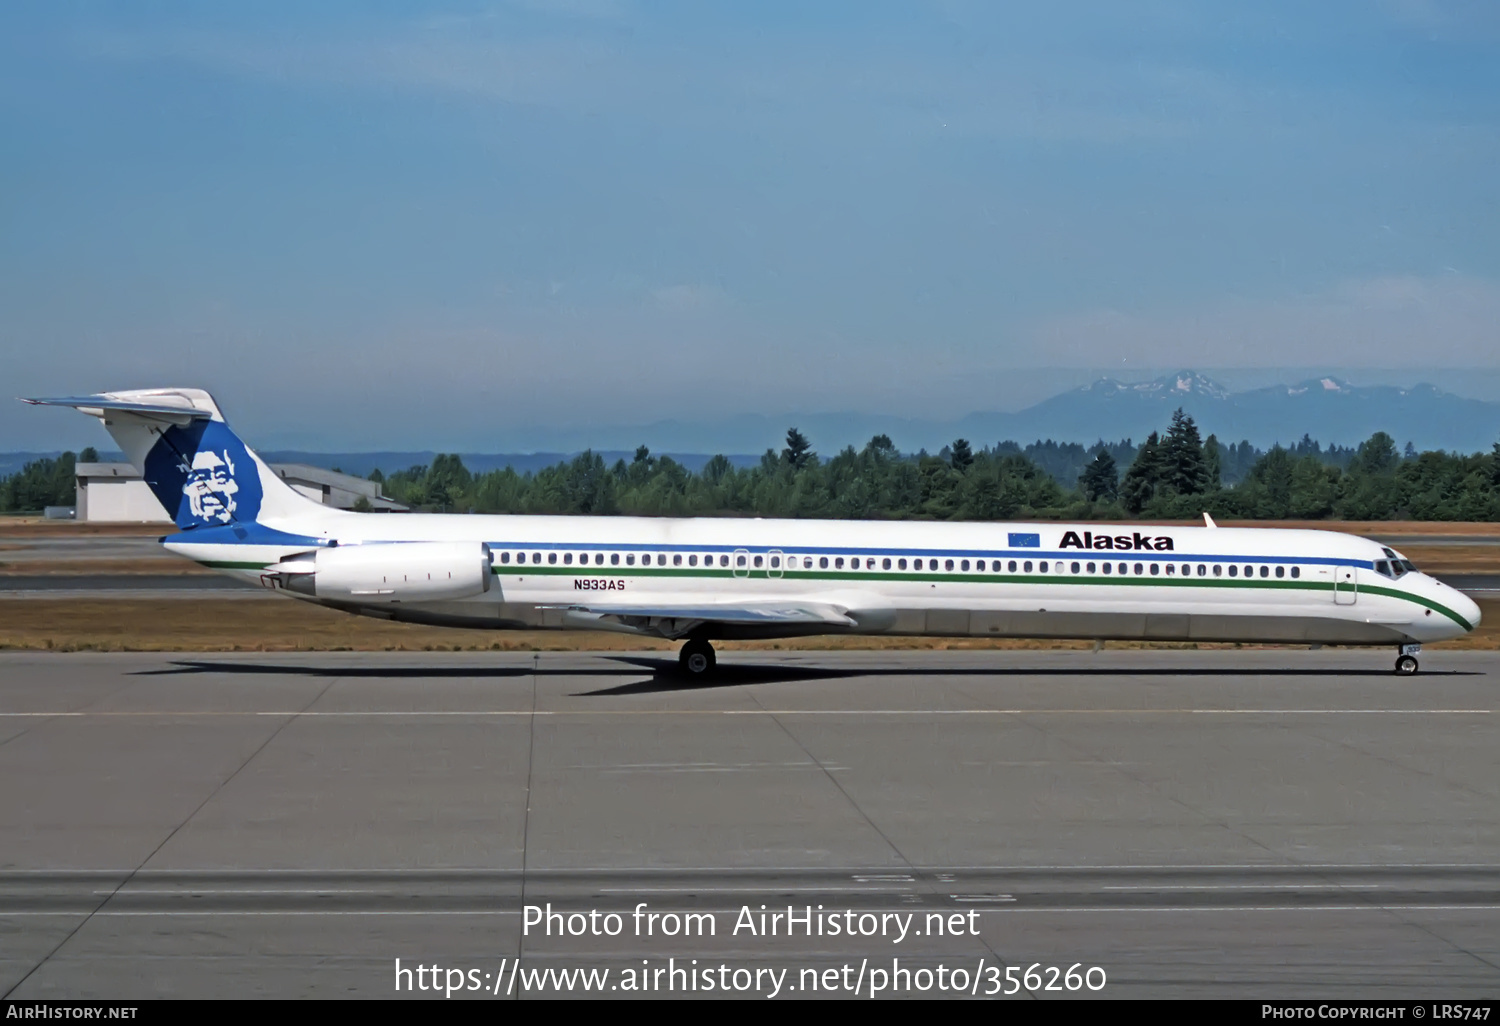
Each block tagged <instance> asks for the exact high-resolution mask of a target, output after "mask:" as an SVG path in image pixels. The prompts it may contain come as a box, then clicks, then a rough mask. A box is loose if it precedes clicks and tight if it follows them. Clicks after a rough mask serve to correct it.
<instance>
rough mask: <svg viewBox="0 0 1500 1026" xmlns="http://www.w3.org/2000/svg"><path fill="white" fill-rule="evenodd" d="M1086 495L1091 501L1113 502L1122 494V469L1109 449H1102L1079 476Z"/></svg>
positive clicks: (1079, 481)
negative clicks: (1116, 463)
mask: <svg viewBox="0 0 1500 1026" xmlns="http://www.w3.org/2000/svg"><path fill="white" fill-rule="evenodd" d="M1078 484H1079V486H1080V487H1082V488H1083V494H1084V497H1085V498H1087V499H1088V500H1089V501H1090V502H1113V501H1114V500H1115V498H1116V497H1117V496H1118V495H1119V494H1120V470H1119V467H1117V466H1116V465H1115V458H1114V457H1113V456H1111V455H1110V454H1109V450H1108V449H1100V450H1099V455H1097V456H1095V457H1094V461H1093V462H1092V463H1090V464H1089V465H1088V467H1086V468H1085V469H1084V471H1083V474H1082V475H1080V476H1079V478H1078Z"/></svg>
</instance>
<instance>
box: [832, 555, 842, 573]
mask: <svg viewBox="0 0 1500 1026" xmlns="http://www.w3.org/2000/svg"><path fill="white" fill-rule="evenodd" d="M833 568H834V569H835V570H842V569H844V557H843V556H840V557H839V558H838V559H835V560H834V561H833Z"/></svg>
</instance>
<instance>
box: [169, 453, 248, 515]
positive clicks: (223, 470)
mask: <svg viewBox="0 0 1500 1026" xmlns="http://www.w3.org/2000/svg"><path fill="white" fill-rule="evenodd" d="M182 470H183V471H184V472H185V473H186V475H187V483H186V484H184V485H183V486H182V494H183V495H186V496H187V500H188V509H189V510H190V511H191V512H192V514H193V516H195V517H197V518H198V519H199V520H205V521H213V520H217V521H218V522H219V523H221V524H227V523H229V521H231V520H233V519H234V510H235V501H234V496H235V493H237V492H238V491H239V490H240V486H239V485H238V484H236V483H235V480H234V457H233V456H231V455H230V453H229V450H228V449H225V450H224V451H223V453H222V454H220V453H215V452H212V451H210V450H207V449H205V450H203V451H202V452H197V453H194V454H193V465H192V466H191V467H183V468H182Z"/></svg>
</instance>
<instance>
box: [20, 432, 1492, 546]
mask: <svg viewBox="0 0 1500 1026" xmlns="http://www.w3.org/2000/svg"><path fill="white" fill-rule="evenodd" d="M93 459H97V454H95V453H94V452H93V450H85V451H84V452H83V453H82V454H81V455H80V456H79V457H77V458H76V460H75V457H74V455H73V454H72V453H64V454H63V455H62V456H61V457H58V458H56V459H42V460H36V461H34V462H32V463H28V464H27V465H26V466H25V467H24V468H23V469H22V470H21V471H20V472H19V473H16V474H13V475H11V476H10V477H7V478H4V479H0V510H5V511H18V510H40V509H41V508H42V507H44V506H58V505H70V504H71V503H72V502H73V494H74V492H73V469H74V465H75V462H76V461H90V460H93ZM370 477H371V479H372V480H375V481H379V482H382V484H383V488H384V492H385V494H386V495H387V496H388V497H389V498H391V499H394V500H395V501H396V502H399V503H402V504H404V505H408V506H410V507H412V508H413V509H418V510H429V511H448V512H475V513H532V514H594V515H613V514H631V515H639V516H761V517H821V518H830V519H926V520H1014V519H1033V518H1035V519H1058V520H1131V519H1188V518H1194V517H1197V516H1199V515H1200V514H1202V513H1204V512H1207V513H1210V514H1212V515H1213V516H1215V517H1222V518H1228V519H1251V520H1275V519H1288V518H1291V519H1306V520H1320V519H1339V520H1383V519H1403V520H1404V519H1413V520H1500V443H1496V445H1495V446H1494V447H1493V450H1492V451H1491V452H1489V453H1475V454H1471V455H1463V454H1459V453H1444V452H1422V453H1419V452H1417V451H1416V450H1415V449H1414V448H1413V447H1412V446H1411V445H1410V444H1409V443H1408V445H1407V446H1406V447H1405V450H1404V451H1402V450H1400V449H1398V447H1397V445H1396V442H1395V440H1394V439H1392V438H1391V436H1390V435H1388V434H1386V433H1385V432H1376V433H1375V434H1374V435H1372V436H1371V437H1370V438H1369V439H1367V440H1366V441H1364V442H1363V443H1361V444H1360V445H1358V446H1355V447H1341V446H1329V447H1327V448H1324V447H1323V446H1321V445H1319V444H1318V443H1317V442H1315V441H1313V440H1312V439H1310V438H1308V437H1307V436H1303V438H1302V440H1301V441H1300V442H1298V443H1297V444H1296V445H1293V446H1290V447H1282V446H1279V445H1278V446H1275V447H1273V448H1272V449H1270V450H1269V451H1262V450H1259V449H1256V448H1255V447H1253V446H1251V444H1250V443H1249V442H1240V443H1238V444H1232V445H1225V444H1223V443H1221V442H1219V441H1218V439H1217V438H1215V437H1214V436H1213V435H1209V436H1208V437H1207V438H1203V437H1202V436H1201V435H1200V433H1199V430H1198V427H1197V425H1196V424H1195V423H1194V421H1193V418H1192V417H1189V416H1187V415H1186V414H1184V413H1183V411H1182V410H1180V409H1179V410H1178V411H1176V412H1175V413H1174V414H1173V415H1172V420H1171V424H1170V425H1169V426H1168V427H1167V429H1166V430H1165V431H1163V432H1153V433H1152V434H1151V435H1150V436H1149V437H1148V438H1146V440H1145V441H1144V442H1142V443H1141V444H1140V445H1136V444H1134V443H1133V442H1131V441H1129V440H1125V441H1121V442H1115V443H1108V442H1104V441H1102V440H1101V441H1098V442H1096V443H1094V444H1093V445H1092V446H1083V445H1079V444H1076V443H1060V442H1054V441H1050V440H1048V441H1045V442H1043V441H1039V442H1034V443H1032V444H1030V445H1027V446H1024V447H1023V446H1020V445H1018V444H1016V443H1014V442H1001V443H999V444H997V445H995V446H986V447H984V448H980V449H975V448H974V447H973V446H972V445H971V443H970V442H969V441H968V440H966V439H962V438H960V439H956V440H955V441H954V442H952V443H951V444H950V445H947V446H944V447H943V449H942V450H941V451H940V452H938V453H936V454H930V453H927V452H925V451H922V452H917V453H902V452H899V451H897V449H896V447H895V445H894V444H893V443H892V442H891V439H890V438H889V437H888V436H886V435H876V436H875V437H874V438H872V439H870V441H869V442H867V443H866V444H865V445H864V447H863V448H860V449H856V448H854V447H853V446H849V447H846V448H845V449H843V450H842V451H840V452H838V453H836V454H835V455H833V456H831V457H828V458H826V459H825V458H822V457H820V456H819V455H818V454H817V453H816V452H814V451H813V449H812V446H811V444H810V443H809V442H808V440H807V438H806V437H805V436H804V435H803V434H802V432H800V431H799V430H797V429H796V428H792V429H791V430H789V431H788V432H787V436H786V444H785V446H784V447H783V448H782V449H781V450H780V451H777V450H775V449H767V450H766V452H765V453H764V454H763V455H762V456H761V458H760V461H759V462H758V463H757V464H756V465H754V466H751V467H743V468H742V467H736V466H734V465H733V464H732V463H731V462H730V460H729V459H728V458H726V457H725V456H722V455H718V456H714V457H713V458H712V459H710V460H708V462H707V463H706V464H705V465H704V466H703V468H702V469H701V470H699V471H698V472H696V473H694V472H692V471H690V470H688V468H687V467H685V466H683V465H682V464H681V463H679V462H677V461H675V460H673V459H671V458H670V457H666V456H655V455H653V454H652V453H651V451H650V450H649V449H648V448H646V447H645V446H641V447H640V448H639V449H637V450H636V452H635V455H634V457H633V458H632V459H630V460H625V459H620V460H617V461H616V462H615V463H614V464H613V465H607V464H606V463H605V460H604V458H603V457H601V456H600V455H599V454H598V453H595V452H592V451H590V452H584V453H581V454H579V455H578V456H576V457H574V458H573V459H571V460H568V461H564V462H560V463H558V464H556V465H554V466H551V467H547V468H545V469H543V470H539V471H536V472H527V473H524V474H523V473H518V472H516V471H515V470H514V469H512V468H509V467H507V468H505V469H503V470H494V471H489V472H487V473H482V474H475V473H473V472H471V471H470V470H469V469H468V468H467V467H465V466H464V464H463V460H462V459H460V458H459V457H458V456H457V455H452V454H445V455H440V456H437V457H436V458H434V459H433V461H432V462H431V463H430V464H425V465H421V466H414V467H409V468H407V469H405V470H399V471H396V472H394V473H391V474H390V475H384V474H382V473H381V472H380V471H379V470H377V471H375V472H374V473H372V474H371V475H370Z"/></svg>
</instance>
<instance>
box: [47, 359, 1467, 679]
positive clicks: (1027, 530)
mask: <svg viewBox="0 0 1500 1026" xmlns="http://www.w3.org/2000/svg"><path fill="white" fill-rule="evenodd" d="M26 401H27V402H30V403H38V404H47V405H54V406H70V407H74V408H76V409H79V410H81V411H83V412H84V413H88V414H92V415H93V416H95V417H98V418H99V419H100V420H102V421H103V422H104V426H105V428H107V429H108V430H109V433H110V434H111V435H113V436H114V439H115V441H116V442H117V443H118V444H119V446H120V448H121V449H122V450H123V451H124V452H125V455H126V456H127V457H128V458H129V459H130V461H131V462H132V463H133V464H135V466H136V467H137V468H139V469H140V470H141V472H142V475H143V477H144V478H145V480H146V482H147V483H148V484H149V485H150V487H151V488H152V490H153V491H154V492H155V494H156V497H157V498H158V499H160V500H161V503H162V505H163V506H165V507H166V508H167V510H169V511H170V512H172V513H173V515H174V519H175V520H176V522H177V525H178V527H180V528H181V529H182V530H181V533H179V534H174V535H170V536H168V537H166V538H164V539H163V540H162V544H163V545H164V546H165V547H166V548H167V549H168V550H170V551H172V552H175V553H178V554H179V555H182V556H186V557H187V558H188V559H191V560H194V561H196V562H198V563H200V564H202V565H204V566H207V567H212V568H214V569H217V570H222V571H224V572H226V573H229V574H232V575H235V576H239V577H242V578H244V579H246V580H249V581H252V582H257V583H259V584H262V585H264V586H265V587H268V588H274V589H276V590H278V591H281V592H284V593H285V594H287V595H289V596H292V597H294V598H299V599H303V600H305V601H310V602H316V603H318V604H320V605H324V606H329V607H332V608H334V609H340V610H344V611H346V612H351V613H358V614H361V615H365V616H374V617H380V618H383V619H388V620H400V621H403V622H407V623H422V624H437V625H443V626H453V627H481V628H493V629H499V630H506V629H526V630H535V629H538V628H543V629H549V628H550V629H559V630H570V629H574V630H609V631H620V632H625V633H628V634H636V635H644V636H649V637H655V638H668V639H673V640H676V639H681V640H684V641H685V642H686V643H685V644H684V645H683V646H682V654H681V664H682V669H683V671H684V672H685V673H687V674H688V675H690V676H694V677H701V676H704V675H707V674H709V673H711V672H712V671H713V669H714V650H713V647H712V645H711V642H712V641H715V640H719V639H731V638H785V637H793V636H799V635H809V634H865V635H930V636H932V635H935V636H944V637H981V638H995V637H1000V638H1082V639H1128V640H1149V641H1204V642H1214V641H1219V642H1224V641H1235V642H1268V643H1295V644H1333V645H1390V646H1394V647H1395V648H1396V649H1397V659H1396V672H1397V673H1402V674H1410V673H1415V672H1416V670H1417V660H1416V653H1417V652H1418V651H1419V650H1420V646H1421V644H1422V643H1423V642H1431V641H1441V640H1444V639H1447V638H1454V637H1458V636H1461V635H1462V634H1464V633H1465V632H1467V631H1471V630H1473V629H1474V628H1475V627H1477V626H1478V625H1479V607H1478V606H1477V605H1475V604H1474V602H1472V601H1471V600H1470V599H1469V598H1468V597H1467V596H1465V595H1463V594H1461V593H1460V592H1458V591H1455V590H1454V589H1452V588H1450V587H1448V586H1447V585H1444V584H1442V583H1440V582H1438V581H1436V580H1433V579H1432V578H1431V577H1428V576H1427V575H1426V574H1423V573H1421V572H1419V571H1418V570H1417V569H1416V567H1414V566H1412V564H1411V562H1410V561H1409V560H1407V559H1406V558H1405V557H1403V556H1402V555H1401V554H1400V553H1399V552H1396V551H1394V550H1392V549H1389V548H1386V547H1385V546H1382V545H1380V544H1378V543H1376V542H1373V541H1368V540H1366V539H1363V538H1356V537H1353V536H1351V535H1347V534H1339V533H1335V532H1331V531H1296V530H1277V529H1261V528H1255V529H1249V528H1218V527H1215V526H1214V525H1213V522H1212V520H1210V519H1209V518H1208V517H1207V516H1205V517H1204V520H1205V522H1206V524H1207V526H1206V527H1161V526H1141V525H1132V526H1118V525H1108V524H1052V523H1033V524H1010V523H901V522H887V521H878V522H877V521H827V520H761V519H755V520H731V519H718V518H701V519H685V520H672V519H664V518H663V519H658V518H646V517H567V516H480V515H473V514H468V515H466V514H432V513H424V514H411V515H404V516H403V515H392V514H379V513H354V512H347V511H344V510H338V509H331V508H329V507H326V506H323V505H321V504H319V503H316V502H313V501H312V500H310V499H308V498H305V497H304V496H302V495H300V494H298V493H297V492H295V491H293V490H292V489H291V488H290V487H289V486H288V485H287V484H286V483H285V482H284V481H282V480H281V479H280V478H278V477H277V476H276V474H275V473H274V472H273V471H271V470H270V469H269V468H268V467H267V466H266V464H265V463H264V462H262V461H261V459H260V457H258V456H256V455H255V453H253V452H251V451H250V450H249V449H248V448H246V447H245V444H244V443H243V442H241V441H240V439H239V438H238V437H236V436H235V435H234V433H233V432H231V431H230V430H229V427H228V426H227V425H226V424H225V423H224V418H223V416H222V415H221V414H220V412H219V408H218V406H217V404H215V402H214V400H213V399H212V397H210V396H209V394H208V393H207V392H204V391H201V390H199V389H191V388H173V389H149V390H140V391H127V392H113V393H106V394H102V395H93V396H79V397H68V398H57V399H28V400H26Z"/></svg>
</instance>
